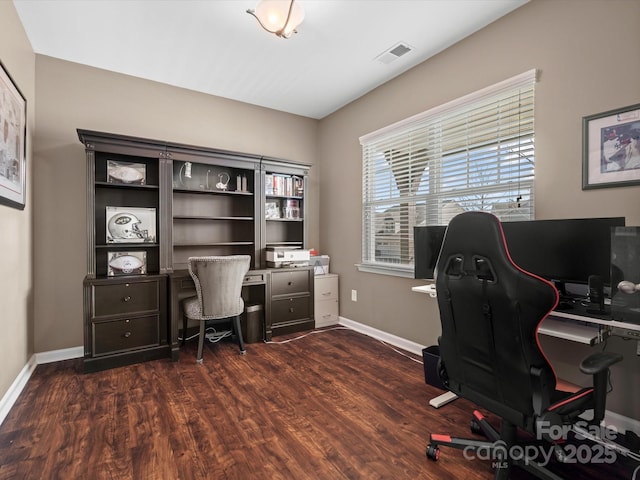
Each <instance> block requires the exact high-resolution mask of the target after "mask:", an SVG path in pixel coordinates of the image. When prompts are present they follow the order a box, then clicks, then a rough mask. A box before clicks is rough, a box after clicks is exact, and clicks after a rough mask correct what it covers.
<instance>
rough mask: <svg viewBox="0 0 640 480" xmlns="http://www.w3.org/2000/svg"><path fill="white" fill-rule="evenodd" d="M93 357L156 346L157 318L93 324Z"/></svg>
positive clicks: (157, 339) (147, 317) (137, 318)
mask: <svg viewBox="0 0 640 480" xmlns="http://www.w3.org/2000/svg"><path fill="white" fill-rule="evenodd" d="M92 325H93V335H92V337H93V356H98V355H105V354H107V353H114V352H120V351H123V350H131V349H135V348H141V347H147V346H152V345H158V344H159V343H160V340H159V335H158V334H159V329H158V316H157V315H149V316H146V317H135V318H127V319H123V320H113V321H108V322H93V324H92Z"/></svg>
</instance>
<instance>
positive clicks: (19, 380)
mask: <svg viewBox="0 0 640 480" xmlns="http://www.w3.org/2000/svg"><path fill="white" fill-rule="evenodd" d="M82 356H84V348H83V347H73V348H64V349H62V350H52V351H50V352H42V353H36V354H34V355H31V358H30V359H29V361H28V362H27V364H26V365H25V366H24V367H23V369H22V370H21V371H20V373H19V374H18V376H17V377H16V379H15V380H14V381H13V383H12V384H11V386H10V387H9V390H7V392H6V393H5V394H4V395H3V396H2V399H1V400H0V425H2V422H4V419H5V418H7V415H8V414H9V411H10V410H11V408H12V407H13V405H14V404H15V403H16V400H18V397H19V396H20V394H21V393H22V390H23V389H24V387H25V385H26V384H27V382H28V381H29V378H31V375H32V374H33V371H34V370H35V369H36V367H37V366H38V365H41V364H43V363H51V362H60V361H62V360H69V359H72V358H79V357H82Z"/></svg>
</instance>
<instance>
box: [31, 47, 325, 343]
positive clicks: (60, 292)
mask: <svg viewBox="0 0 640 480" xmlns="http://www.w3.org/2000/svg"><path fill="white" fill-rule="evenodd" d="M36 78H37V82H36V97H37V98H38V109H37V112H36V117H37V118H36V120H37V123H38V126H39V127H38V134H37V138H36V142H35V147H34V157H35V163H36V170H35V174H34V189H35V192H36V195H35V200H34V205H35V210H34V235H35V240H34V252H33V255H34V275H35V282H34V291H35V318H36V322H35V338H34V342H35V351H36V352H43V351H49V350H56V349H61V348H67V347H75V346H80V345H82V344H83V337H82V332H83V329H82V280H83V278H84V276H85V274H86V221H85V198H86V197H85V195H86V186H85V183H86V181H85V175H86V170H85V157H84V146H83V145H82V144H81V143H80V142H79V140H78V136H77V133H76V129H77V128H83V129H89V130H98V131H105V132H112V133H121V134H125V135H132V136H140V137H146V138H151V139H160V140H169V141H172V142H179V143H186V144H193V145H202V146H211V147H216V148H221V149H225V150H236V151H241V152H247V153H255V154H264V155H268V156H273V157H279V158H285V159H292V160H299V161H303V162H308V163H311V164H314V163H316V158H315V152H316V135H317V121H316V120H311V119H308V118H304V117H299V116H294V115H291V114H287V113H281V112H277V111H274V110H268V109H265V108H260V107H254V106H250V105H247V104H243V103H239V102H235V101H231V100H225V99H222V98H218V97H213V96H210V95H204V94H201V93H196V92H193V91H190V90H184V89H179V88H175V87H170V86H167V85H163V84H160V83H156V82H150V81H147V80H142V79H138V78H134V77H130V76H126V75H121V74H116V73H111V72H107V71H104V70H99V69H96V68H92V67H86V66H82V65H79V64H74V63H70V62H65V61H61V60H57V59H53V58H50V57H45V56H41V55H38V56H36ZM310 178H311V182H310V183H311V188H310V190H309V194H310V195H311V203H310V204H311V205H312V211H311V215H310V218H312V219H315V220H312V221H311V223H310V232H309V235H310V239H311V243H312V244H316V245H317V238H318V213H317V212H318V203H319V202H318V194H317V190H318V189H317V180H316V173H315V168H311V173H310Z"/></svg>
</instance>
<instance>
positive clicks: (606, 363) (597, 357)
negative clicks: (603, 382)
mask: <svg viewBox="0 0 640 480" xmlns="http://www.w3.org/2000/svg"><path fill="white" fill-rule="evenodd" d="M621 360H622V355H620V354H619V353H611V352H598V353H594V354H593V355H589V356H588V357H587V358H585V359H584V360H582V362H581V363H580V371H581V372H582V373H584V374H587V375H595V374H596V373H599V372H602V371H604V370H606V369H607V368H609V367H610V366H611V365H613V364H614V363H618V362H619V361H621Z"/></svg>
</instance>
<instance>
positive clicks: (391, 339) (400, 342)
mask: <svg viewBox="0 0 640 480" xmlns="http://www.w3.org/2000/svg"><path fill="white" fill-rule="evenodd" d="M338 322H339V323H340V325H344V326H345V327H349V328H351V329H352V330H355V331H357V332H360V333H364V334H365V335H368V336H369V337H373V338H375V339H377V340H382V341H383V342H386V343H389V344H391V345H393V346H394V347H398V348H402V349H403V350H406V351H407V352H411V353H415V354H416V355H420V356H422V349H423V348H425V347H424V345H420V344H419V343H416V342H412V341H411V340H407V339H406V338H402V337H398V336H396V335H393V334H392V333H388V332H383V331H382V330H378V329H377V328H373V327H370V326H369V325H364V324H362V323H358V322H354V321H353V320H349V319H348V318H344V317H338Z"/></svg>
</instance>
